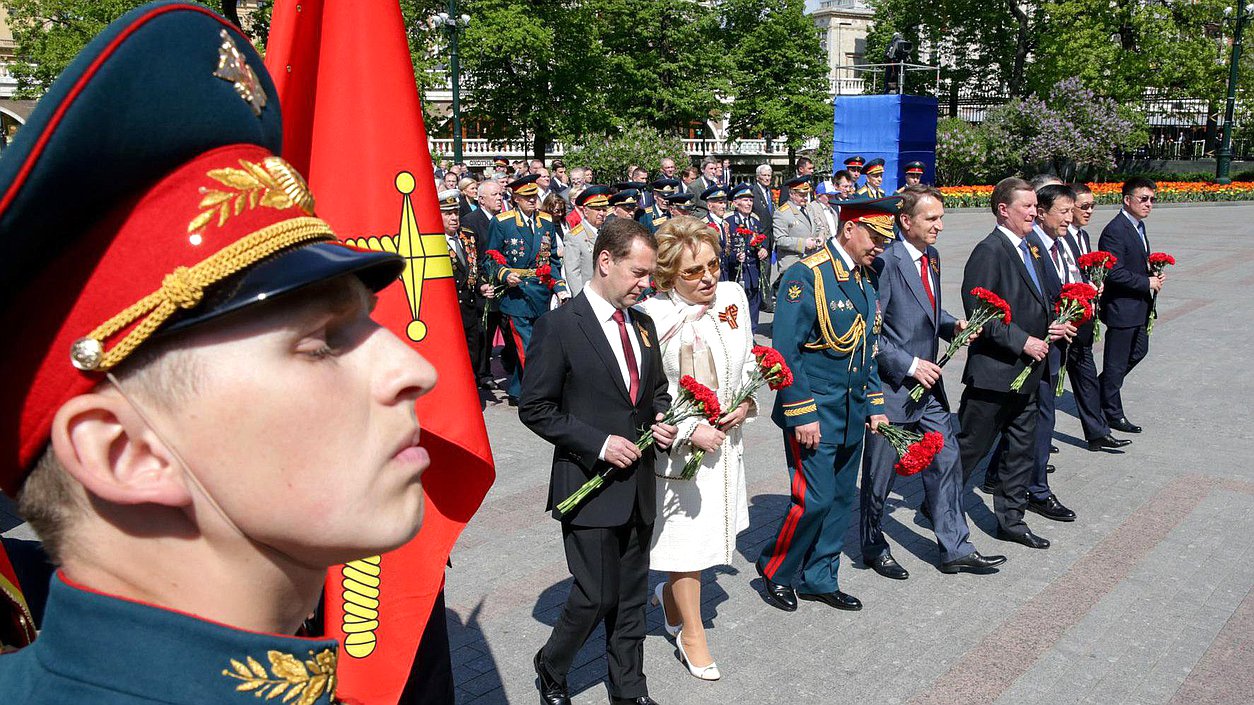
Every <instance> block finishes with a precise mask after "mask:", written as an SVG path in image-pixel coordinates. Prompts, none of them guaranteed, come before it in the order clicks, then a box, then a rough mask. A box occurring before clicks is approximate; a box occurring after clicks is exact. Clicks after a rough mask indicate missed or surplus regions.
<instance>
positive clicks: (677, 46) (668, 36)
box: [565, 0, 732, 134]
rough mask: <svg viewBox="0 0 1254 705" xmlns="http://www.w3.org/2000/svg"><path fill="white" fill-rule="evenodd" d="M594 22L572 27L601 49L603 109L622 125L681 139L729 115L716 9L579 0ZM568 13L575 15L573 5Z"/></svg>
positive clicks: (727, 65) (651, 0) (666, 1)
mask: <svg viewBox="0 0 1254 705" xmlns="http://www.w3.org/2000/svg"><path fill="white" fill-rule="evenodd" d="M570 4H571V5H581V6H583V7H585V8H586V10H587V11H588V12H589V14H590V19H591V21H589V22H586V23H581V24H580V23H573V22H572V23H570V24H569V26H570V27H578V28H579V29H578V32H577V34H578V35H580V39H581V40H582V41H589V42H595V43H597V44H599V46H600V47H601V58H602V60H603V61H604V70H605V73H604V76H605V80H606V83H604V84H603V85H602V90H603V92H604V94H605V95H604V100H605V109H606V110H607V111H608V113H609V114H610V115H612V116H613V119H614V123H615V124H616V125H618V126H620V127H621V126H623V125H633V124H644V125H649V126H651V127H653V128H655V129H657V130H661V131H663V132H668V133H672V134H681V133H683V132H685V131H686V130H687V129H688V128H689V127H690V126H693V125H699V126H703V125H704V123H705V121H706V120H709V119H718V118H719V117H721V115H722V113H723V111H724V104H723V99H724V98H726V97H727V96H728V95H730V94H731V93H732V85H731V81H730V80H729V74H730V72H731V61H730V60H729V58H728V56H727V52H726V51H725V50H724V48H723V45H722V42H721V37H722V35H723V28H722V27H721V23H720V17H719V13H718V10H717V8H716V7H715V4H714V3H703V2H689V1H676V0H582V2H573V3H570ZM565 12H570V8H569V7H568V8H567V9H566V10H565Z"/></svg>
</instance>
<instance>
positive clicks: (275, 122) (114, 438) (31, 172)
mask: <svg viewBox="0 0 1254 705" xmlns="http://www.w3.org/2000/svg"><path fill="white" fill-rule="evenodd" d="M175 49H177V50H175ZM278 101H279V99H278V95H277V94H276V92H275V89H274V84H273V83H272V82H271V80H270V77H269V76H268V75H267V74H266V70H265V67H264V65H263V64H262V60H261V57H260V56H258V55H257V53H256V52H255V51H254V50H253V48H252V46H251V45H250V44H249V41H248V39H247V38H246V37H245V36H244V35H243V34H242V33H240V31H239V30H238V29H237V28H236V27H235V26H234V25H232V24H230V23H229V22H227V21H226V20H225V19H223V18H221V17H219V16H217V15H215V14H214V13H212V12H210V11H209V10H207V9H205V8H204V7H202V6H199V5H191V4H186V3H170V2H163V3H158V4H152V5H145V6H142V7H140V8H137V9H135V10H133V11H131V12H129V13H127V14H126V15H125V16H123V17H122V18H121V19H119V20H117V21H116V22H114V23H113V24H111V25H109V26H108V27H107V28H105V30H104V31H103V32H101V34H100V35H99V36H97V37H96V38H95V39H93V40H92V41H91V42H90V43H88V45H87V46H86V47H85V48H84V49H83V51H82V52H81V53H80V54H79V56H78V57H77V58H76V59H74V61H72V62H71V63H70V64H69V66H68V67H67V68H66V70H65V72H64V73H63V74H62V75H61V76H60V78H58V79H57V81H56V82H55V83H54V84H53V85H52V86H51V87H50V89H49V90H48V92H47V93H46V94H45V95H44V97H43V99H42V100H41V101H40V103H39V105H38V107H37V108H36V109H35V111H34V113H32V115H31V117H30V119H29V121H28V122H27V123H26V125H25V126H23V127H22V129H21V130H20V131H19V132H18V134H17V136H16V139H15V141H14V142H13V144H11V145H10V146H9V148H8V150H7V151H6V153H5V156H4V159H3V160H0V235H2V236H3V242H4V246H5V253H4V256H3V257H0V329H2V330H3V331H4V334H5V338H6V340H8V341H20V344H10V345H5V346H4V348H3V351H2V352H0V364H3V368H4V370H5V374H4V377H3V381H0V409H2V410H3V418H4V428H5V429H6V430H7V431H6V433H5V434H4V436H3V441H0V452H3V454H4V460H3V462H0V487H2V488H3V490H4V491H5V492H6V493H9V494H17V495H18V497H19V511H20V512H21V514H22V516H23V517H24V518H25V519H26V520H27V521H29V522H30V524H31V526H32V528H34V530H35V531H36V533H37V534H38V535H39V536H40V538H41V539H42V541H43V545H44V548H45V550H46V551H47V553H48V554H49V555H50V556H51V558H52V559H53V561H54V562H55V563H57V564H58V565H59V570H58V571H57V573H56V574H55V576H54V577H53V578H52V581H51V585H50V586H49V596H48V602H47V605H46V610H45V613H44V619H43V623H42V630H41V631H40V634H39V637H38V638H37V639H35V641H34V643H33V644H31V645H30V646H27V647H25V648H23V649H21V650H19V651H17V652H16V653H12V654H7V655H4V656H0V694H2V695H0V698H2V699H3V702H4V703H5V704H6V705H29V704H35V703H91V704H92V705H154V704H160V703H166V704H177V705H189V704H191V703H221V704H223V705H232V704H233V705H252V704H254V703H259V702H262V701H263V700H264V701H265V702H271V701H272V702H279V701H280V699H287V700H289V701H291V702H296V701H297V699H299V702H300V703H301V704H302V705H329V704H330V703H331V702H332V701H333V699H334V697H335V683H336V659H337V644H336V642H335V640H333V639H303V638H297V637H294V636H292V635H294V634H295V633H296V632H297V631H298V629H299V628H300V626H301V624H302V622H303V621H304V620H305V618H306V616H307V615H309V614H310V613H311V612H313V611H314V609H315V606H316V604H317V601H318V598H319V596H320V595H321V593H322V588H323V584H324V581H325V578H326V571H327V569H328V568H329V567H330V566H333V565H337V564H343V563H348V562H349V561H353V560H356V559H359V558H365V557H369V556H374V555H379V554H381V553H384V552H387V551H390V550H393V549H395V548H397V547H399V546H401V545H403V544H405V543H406V542H408V541H409V540H410V539H411V538H413V536H414V535H415V534H416V533H417V531H418V529H419V527H420V525H421V521H422V510H423V490H422V483H421V476H422V473H423V472H424V470H425V469H426V467H427V465H428V464H429V462H430V461H429V458H428V455H427V451H426V450H424V449H423V448H422V447H421V446H420V445H419V438H420V425H419V420H418V419H417V418H416V417H415V403H414V402H415V400H416V399H417V398H418V397H419V396H421V395H422V394H424V393H426V392H427V391H429V390H430V389H431V388H432V386H433V385H434V383H435V370H434V369H433V368H432V367H431V365H430V364H428V363H427V361H426V360H424V359H423V358H422V357H421V356H419V355H418V354H416V353H415V352H413V350H412V349H411V348H410V347H409V346H408V345H407V344H405V343H403V342H402V341H400V340H398V339H397V338H396V337H395V336H394V335H392V334H391V333H390V332H388V331H387V330H386V329H385V328H382V327H381V326H379V325H378V324H376V323H375V322H374V321H372V320H371V318H370V311H371V308H372V301H373V298H374V294H373V292H374V291H377V290H379V289H381V288H383V287H385V286H387V285H389V284H391V283H393V282H395V281H396V279H397V276H398V275H399V274H400V272H401V270H402V268H403V266H404V265H403V262H402V259H401V258H400V257H398V256H396V255H394V254H388V253H383V252H366V251H362V250H357V249H354V248H349V247H346V246H344V245H342V244H340V243H339V242H338V241H337V240H336V237H335V234H334V233H333V232H332V230H331V228H330V226H329V225H328V224H327V223H326V222H324V221H323V220H321V219H320V218H318V217H317V215H316V214H315V208H314V199H313V196H312V195H311V194H310V192H309V189H308V187H307V186H306V185H305V182H304V179H303V178H302V177H301V175H300V174H298V173H297V172H296V170H295V169H294V168H293V167H292V166H291V165H289V164H288V163H287V162H285V161H284V160H283V159H281V158H280V157H279V156H278V154H279V151H280V144H281V141H282V135H283V126H282V124H281V121H280V117H279V110H278V108H279V105H278ZM429 175H430V172H427V174H426V176H429ZM67 199H68V200H67ZM67 202H68V203H70V207H67ZM367 579H369V578H367Z"/></svg>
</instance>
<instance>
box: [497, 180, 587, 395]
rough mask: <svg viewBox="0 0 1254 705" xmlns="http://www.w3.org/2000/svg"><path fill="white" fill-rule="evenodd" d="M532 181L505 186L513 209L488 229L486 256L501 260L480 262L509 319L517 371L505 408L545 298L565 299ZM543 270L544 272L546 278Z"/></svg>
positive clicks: (552, 240)
mask: <svg viewBox="0 0 1254 705" xmlns="http://www.w3.org/2000/svg"><path fill="white" fill-rule="evenodd" d="M536 178H537V177H536V175H535V174H529V175H527V176H523V177H521V178H519V179H516V180H514V181H512V182H510V184H509V188H510V190H511V191H513V193H514V198H513V201H514V209H513V210H508V211H505V212H504V213H501V214H500V215H498V216H496V218H495V219H494V220H493V221H492V223H491V225H489V227H488V247H487V251H496V252H498V253H500V254H501V255H502V256H503V257H504V260H505V261H504V262H498V261H496V260H495V259H493V258H492V257H491V256H487V257H484V258H483V268H484V271H485V272H487V274H488V278H489V279H490V280H491V281H494V282H497V283H498V284H504V285H505V287H506V288H505V291H504V293H502V294H501V305H500V309H501V313H502V314H503V315H506V316H509V326H510V332H511V333H512V334H513V338H514V344H515V346H516V347H517V350H518V366H517V367H515V368H514V374H513V376H511V377H510V380H509V387H508V389H507V390H506V393H507V394H508V395H509V403H510V406H517V405H518V396H519V395H520V394H521V393H522V375H523V369H524V368H525V367H526V366H527V346H528V345H529V344H530V343H531V331H532V329H533V328H534V327H535V324H536V319H537V318H539V317H540V316H541V315H542V314H543V313H544V312H545V311H548V310H549V299H550V297H552V296H553V295H554V294H556V295H557V298H558V299H559V300H561V301H565V300H567V299H569V298H570V293H569V292H568V291H567V289H566V281H565V280H564V279H563V278H562V258H561V257H560V256H559V255H558V253H557V242H556V237H557V231H556V230H555V229H554V227H553V218H552V216H550V215H549V214H548V213H545V212H544V211H541V210H540V209H539V202H540V196H539V194H540V187H539V186H537V185H536ZM543 267H548V268H549V269H548V275H547V277H546V276H544V273H543V272H544V270H543V269H542V268H543Z"/></svg>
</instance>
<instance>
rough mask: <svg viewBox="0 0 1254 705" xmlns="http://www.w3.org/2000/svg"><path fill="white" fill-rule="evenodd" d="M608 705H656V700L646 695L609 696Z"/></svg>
mask: <svg viewBox="0 0 1254 705" xmlns="http://www.w3.org/2000/svg"><path fill="white" fill-rule="evenodd" d="M610 705H658V702H657V701H656V700H654V699H653V698H650V697H649V696H647V695H641V696H640V697H638V698H610Z"/></svg>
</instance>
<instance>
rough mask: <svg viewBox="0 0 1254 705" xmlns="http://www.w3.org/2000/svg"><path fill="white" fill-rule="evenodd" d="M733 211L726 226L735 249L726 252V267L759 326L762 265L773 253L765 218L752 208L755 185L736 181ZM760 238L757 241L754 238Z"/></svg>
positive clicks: (752, 317) (750, 314) (733, 189)
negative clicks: (767, 244) (769, 245)
mask: <svg viewBox="0 0 1254 705" xmlns="http://www.w3.org/2000/svg"><path fill="white" fill-rule="evenodd" d="M731 199H732V206H733V207H734V208H735V210H734V212H733V213H732V214H731V215H729V216H727V230H728V232H730V233H731V241H732V243H733V245H734V247H733V250H735V251H734V252H731V253H725V254H724V255H723V261H724V262H726V263H727V264H725V265H724V268H726V267H727V266H729V265H730V266H731V267H733V268H734V270H735V272H734V274H735V275H736V276H732V277H729V278H730V279H732V280H733V281H739V282H740V284H741V286H743V287H744V290H745V296H746V297H747V298H748V300H749V321H750V322H751V323H752V324H753V327H754V328H755V329H756V328H757V327H758V312H759V311H760V310H761V308H762V266H763V265H764V264H766V263H767V260H768V258H769V257H770V256H771V253H770V252H769V251H768V250H767V249H766V240H767V234H766V229H765V227H764V226H763V225H762V220H761V219H759V218H758V216H757V214H755V213H754V212H753V187H752V186H750V185H749V184H737V185H735V186H733V187H732V190H731ZM755 240H758V241H759V242H758V243H757V244H756V245H755V244H754V241H755Z"/></svg>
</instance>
